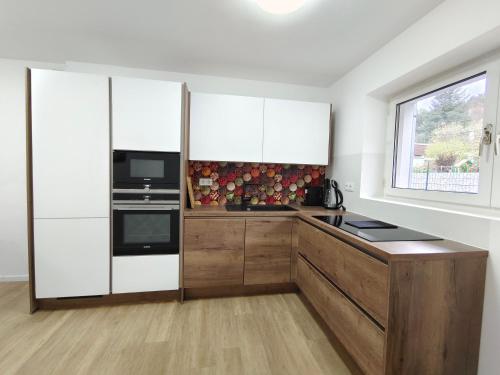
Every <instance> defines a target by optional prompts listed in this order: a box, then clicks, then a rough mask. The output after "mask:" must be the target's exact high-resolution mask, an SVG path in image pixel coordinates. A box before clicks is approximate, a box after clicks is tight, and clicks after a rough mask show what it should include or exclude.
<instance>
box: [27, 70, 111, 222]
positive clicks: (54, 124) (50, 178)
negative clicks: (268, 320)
mask: <svg viewBox="0 0 500 375" xmlns="http://www.w3.org/2000/svg"><path fill="white" fill-rule="evenodd" d="M31 108H32V144H33V146H32V150H33V199H34V217H35V218H69V217H109V194H110V193H109V183H110V182H109V180H110V168H109V163H110V144H109V142H110V141H109V85H108V78H107V77H103V76H95V75H90V74H80V73H68V72H59V71H49V70H38V69H33V70H32V71H31Z"/></svg>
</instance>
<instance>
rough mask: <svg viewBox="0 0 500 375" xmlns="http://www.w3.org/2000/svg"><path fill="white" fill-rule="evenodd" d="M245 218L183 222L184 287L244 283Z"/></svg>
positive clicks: (188, 220) (189, 220)
mask: <svg viewBox="0 0 500 375" xmlns="http://www.w3.org/2000/svg"><path fill="white" fill-rule="evenodd" d="M244 253H245V219H186V220H184V287H185V288H203V287H211V286H223V285H242V284H243V261H244Z"/></svg>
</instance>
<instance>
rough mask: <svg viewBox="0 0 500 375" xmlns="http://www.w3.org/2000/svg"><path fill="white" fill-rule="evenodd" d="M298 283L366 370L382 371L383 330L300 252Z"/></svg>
mask: <svg viewBox="0 0 500 375" xmlns="http://www.w3.org/2000/svg"><path fill="white" fill-rule="evenodd" d="M297 284H298V286H299V288H300V289H301V291H302V293H304V295H305V296H306V297H307V299H308V300H309V301H310V302H311V304H312V305H313V306H314V308H315V309H316V311H317V312H318V313H319V314H320V316H321V317H322V318H323V319H324V320H325V322H326V323H327V324H328V326H329V327H330V329H331V330H332V331H333V332H334V333H335V336H336V337H337V338H338V339H339V341H340V342H341V343H342V344H343V345H344V346H345V348H346V349H347V351H348V352H349V353H350V354H351V356H352V357H353V359H354V360H355V361H356V362H357V363H358V365H359V367H360V368H361V369H362V370H363V372H364V373H366V374H367V375H379V374H383V371H384V370H383V369H384V364H383V361H384V342H385V334H384V332H383V331H382V330H381V329H380V328H379V327H378V326H377V325H376V324H375V323H374V322H373V321H372V320H371V319H370V318H369V317H368V316H367V315H365V314H364V313H363V312H362V311H361V310H360V309H359V308H358V307H357V306H356V305H355V304H353V303H352V302H351V301H349V299H348V298H347V297H345V296H344V295H343V294H342V293H341V292H340V291H339V290H338V289H337V288H336V287H335V286H334V285H333V284H331V283H330V282H329V281H328V280H327V279H326V278H325V277H323V275H321V274H320V273H319V272H318V271H317V270H315V269H314V268H313V267H312V266H311V265H310V264H309V263H307V261H305V260H304V259H303V258H302V257H300V256H299V259H298V262H297Z"/></svg>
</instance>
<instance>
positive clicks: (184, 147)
mask: <svg viewBox="0 0 500 375" xmlns="http://www.w3.org/2000/svg"><path fill="white" fill-rule="evenodd" d="M181 107H182V110H181V111H182V113H181V167H180V170H181V174H180V187H179V188H180V209H179V289H180V290H181V292H180V301H181V303H182V302H183V301H184V211H185V209H186V201H187V196H186V171H187V168H188V164H189V162H188V157H187V156H188V151H189V149H188V145H189V91H188V89H187V85H186V83H183V84H182V103H181Z"/></svg>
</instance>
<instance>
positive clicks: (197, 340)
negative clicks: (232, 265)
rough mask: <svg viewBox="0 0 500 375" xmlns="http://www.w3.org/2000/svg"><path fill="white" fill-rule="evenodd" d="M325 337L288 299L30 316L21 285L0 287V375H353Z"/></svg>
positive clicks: (153, 305) (302, 309) (246, 299)
mask: <svg viewBox="0 0 500 375" xmlns="http://www.w3.org/2000/svg"><path fill="white" fill-rule="evenodd" d="M324 332H325V331H324V329H322V328H321V322H319V321H318V319H317V317H316V318H315V317H314V314H311V312H310V310H309V309H308V307H307V306H306V305H305V304H304V302H303V301H302V300H301V298H299V296H298V295H296V294H277V295H265V296H252V297H234V298H214V299H200V300H192V301H188V302H185V303H184V304H179V303H177V302H165V303H150V304H140V305H121V306H113V307H96V308H85V309H75V310H57V311H39V312H37V313H35V314H33V315H30V314H29V313H28V286H27V283H21V282H20V283H0V369H1V370H0V372H1V373H2V374H6V375H10V374H12V375H14V374H16V375H17V374H23V375H24V374H26V375H31V374H40V375H44V374H68V373H72V374H82V375H83V374H120V375H121V374H148V375H149V374H153V375H154V374H180V375H183V374H186V375H187V374H190V375H192V374H194V375H198V374H200V375H206V374H216V375H221V374H222V375H225V374H227V375H234V374H248V375H260V374H262V375H281V374H283V375H285V374H286V375H294V374H296V375H302V374H308V375H309V374H318V375H322V374H324V375H349V374H352V375H358V374H359V373H358V370H356V369H354V368H352V365H350V364H346V362H344V361H343V360H342V358H343V357H342V356H340V355H339V354H338V351H339V350H341V349H340V348H335V347H334V343H333V342H332V340H330V339H329V338H328V337H327V336H326V335H325V333H324ZM348 365H349V367H348Z"/></svg>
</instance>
